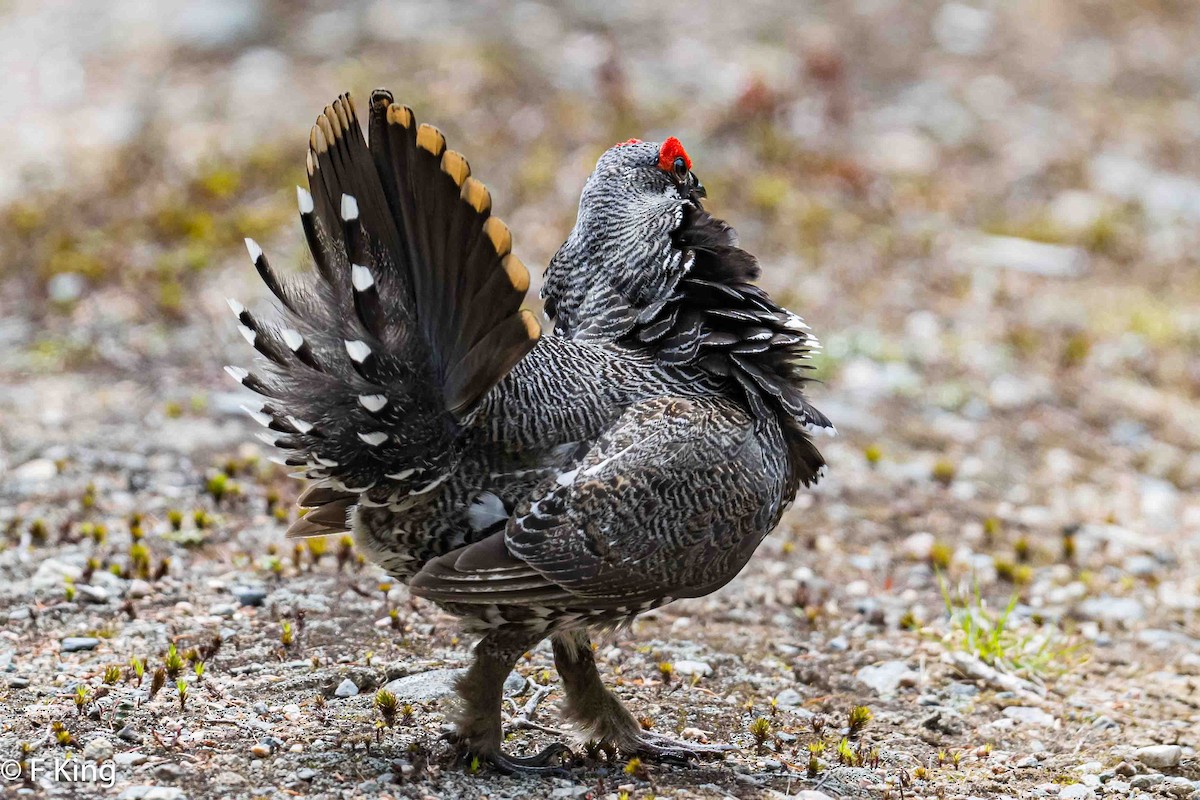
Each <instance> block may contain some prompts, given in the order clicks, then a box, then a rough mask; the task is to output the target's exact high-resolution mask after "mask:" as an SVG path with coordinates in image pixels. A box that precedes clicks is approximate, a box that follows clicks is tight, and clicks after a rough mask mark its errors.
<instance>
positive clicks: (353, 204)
mask: <svg viewBox="0 0 1200 800" xmlns="http://www.w3.org/2000/svg"><path fill="white" fill-rule="evenodd" d="M342 219H343V220H344V221H346V222H350V221H351V220H356V219H358V201H357V200H355V199H354V196H353V195H349V194H344V195H342Z"/></svg>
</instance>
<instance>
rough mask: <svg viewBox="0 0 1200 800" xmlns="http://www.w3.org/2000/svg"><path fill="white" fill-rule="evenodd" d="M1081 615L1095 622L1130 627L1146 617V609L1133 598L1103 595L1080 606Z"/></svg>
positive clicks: (1089, 599)
mask: <svg viewBox="0 0 1200 800" xmlns="http://www.w3.org/2000/svg"><path fill="white" fill-rule="evenodd" d="M1078 612H1079V615H1080V616H1081V617H1083V618H1084V619H1090V620H1093V621H1095V622H1107V623H1110V624H1116V625H1128V624H1129V623H1131V622H1138V621H1139V620H1141V619H1143V618H1144V617H1145V616H1146V609H1145V608H1143V607H1142V604H1141V603H1139V602H1138V601H1137V600H1135V599H1134V598H1132V597H1112V596H1111V595H1107V594H1106V595H1101V596H1100V597H1090V598H1088V599H1087V600H1084V601H1083V602H1082V603H1080V604H1079V608H1078Z"/></svg>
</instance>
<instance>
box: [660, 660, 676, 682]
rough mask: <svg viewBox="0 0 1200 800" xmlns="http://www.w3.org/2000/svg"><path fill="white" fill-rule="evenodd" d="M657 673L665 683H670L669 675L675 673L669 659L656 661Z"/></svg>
mask: <svg viewBox="0 0 1200 800" xmlns="http://www.w3.org/2000/svg"><path fill="white" fill-rule="evenodd" d="M658 674H659V677H661V678H662V682H663V683H665V684H670V683H671V677H672V676H673V675H674V674H675V665H674V664H672V663H671V662H670V661H660V662H659V663H658Z"/></svg>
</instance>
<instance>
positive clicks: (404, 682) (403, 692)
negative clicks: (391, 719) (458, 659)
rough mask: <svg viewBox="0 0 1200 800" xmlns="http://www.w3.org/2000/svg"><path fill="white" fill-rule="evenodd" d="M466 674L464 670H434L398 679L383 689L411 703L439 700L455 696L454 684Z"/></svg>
mask: <svg viewBox="0 0 1200 800" xmlns="http://www.w3.org/2000/svg"><path fill="white" fill-rule="evenodd" d="M465 673H466V670H462V669H433V670H429V671H428V672H418V673H417V674H415V675H406V676H405V677H403V678H397V679H396V680H394V681H390V682H388V683H387V684H385V685H384V687H383V688H384V689H386V690H387V691H389V692H391V693H392V694H394V695H396V697H397V698H399V699H400V700H407V701H408V702H410V703H412V702H418V701H422V700H437V699H439V698H442V697H449V696H450V695H452V694H454V682H455V681H457V680H458V678H459V677H460V676H461V675H463V674H465Z"/></svg>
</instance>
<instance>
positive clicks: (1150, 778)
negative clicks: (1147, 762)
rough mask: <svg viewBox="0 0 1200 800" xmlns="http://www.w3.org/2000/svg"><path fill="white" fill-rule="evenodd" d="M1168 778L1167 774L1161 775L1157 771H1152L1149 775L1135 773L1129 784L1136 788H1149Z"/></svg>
mask: <svg viewBox="0 0 1200 800" xmlns="http://www.w3.org/2000/svg"><path fill="white" fill-rule="evenodd" d="M1165 780H1166V776H1164V775H1160V774H1159V773H1157V772H1151V773H1149V774H1147V775H1134V776H1133V778H1132V779H1131V780H1130V781H1129V785H1130V786H1132V787H1133V788H1135V789H1149V788H1150V787H1151V786H1157V785H1158V784H1160V783H1162V782H1163V781H1165Z"/></svg>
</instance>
